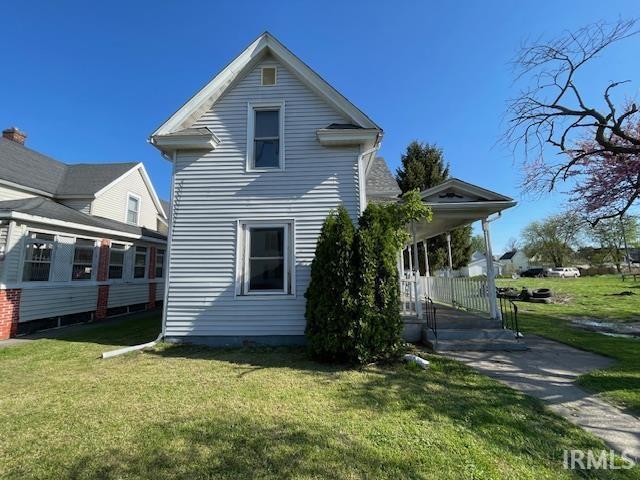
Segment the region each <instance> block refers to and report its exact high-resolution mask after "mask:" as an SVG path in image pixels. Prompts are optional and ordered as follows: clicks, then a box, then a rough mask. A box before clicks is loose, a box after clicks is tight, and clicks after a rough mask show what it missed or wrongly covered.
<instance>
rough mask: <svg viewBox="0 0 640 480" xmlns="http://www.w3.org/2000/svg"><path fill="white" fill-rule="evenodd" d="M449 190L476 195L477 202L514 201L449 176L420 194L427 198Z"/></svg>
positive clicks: (471, 195) (466, 194)
mask: <svg viewBox="0 0 640 480" xmlns="http://www.w3.org/2000/svg"><path fill="white" fill-rule="evenodd" d="M447 190H450V191H452V192H459V193H460V194H462V195H464V196H469V197H475V198H476V200H475V201H477V202H513V198H511V197H507V196H506V195H501V194H500V193H496V192H493V191H491V190H487V189H486V188H482V187H479V186H478V185H474V184H472V183H469V182H465V181H463V180H460V179H459V178H449V179H447V180H445V181H444V182H442V183H441V184H439V185H436V186H435V187H431V188H427V189H426V190H423V191H422V192H420V196H421V197H422V198H423V199H426V198H428V197H434V196H435V195H439V194H441V193H445V192H446V191H447Z"/></svg>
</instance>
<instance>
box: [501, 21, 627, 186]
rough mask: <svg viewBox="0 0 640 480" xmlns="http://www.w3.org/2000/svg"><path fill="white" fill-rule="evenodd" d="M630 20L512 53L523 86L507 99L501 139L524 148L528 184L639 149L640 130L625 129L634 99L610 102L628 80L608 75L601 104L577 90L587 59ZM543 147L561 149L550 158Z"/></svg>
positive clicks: (623, 34)
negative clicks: (593, 160) (590, 161)
mask: <svg viewBox="0 0 640 480" xmlns="http://www.w3.org/2000/svg"><path fill="white" fill-rule="evenodd" d="M636 23H637V20H635V19H634V20H619V21H617V22H615V23H613V24H608V23H605V22H599V23H595V24H592V25H587V26H585V27H583V28H580V29H578V30H577V31H575V32H565V33H564V34H563V35H562V36H561V37H559V38H558V39H556V40H552V41H548V42H545V41H539V42H536V43H533V44H527V45H524V46H523V48H522V49H521V51H520V53H519V55H518V56H517V57H516V59H515V60H514V68H515V70H516V75H517V76H516V81H517V82H526V85H527V86H526V88H524V89H523V90H522V91H521V92H520V94H519V95H518V96H517V97H516V98H515V99H513V100H512V101H511V102H510V104H509V106H508V109H507V119H508V127H507V131H506V133H505V140H506V141H507V142H508V143H509V144H510V145H512V147H513V148H514V149H517V148H519V147H523V148H524V151H525V156H526V162H525V165H526V167H527V176H526V180H525V184H524V187H525V189H526V190H528V191H544V190H552V189H553V188H554V187H555V186H556V183H557V182H558V181H559V180H566V179H567V178H569V177H570V176H571V175H572V174H573V173H574V172H573V171H572V168H573V167H574V166H575V165H577V164H580V161H581V159H582V158H584V157H587V156H591V157H593V156H595V155H598V154H602V153H605V154H611V155H618V156H624V155H632V156H638V155H640V132H638V131H637V130H635V129H633V128H628V125H629V123H630V122H632V121H637V120H636V118H637V115H638V112H639V108H638V104H637V103H636V102H634V101H630V102H625V103H620V102H618V104H616V102H615V101H614V100H613V98H612V94H613V93H614V90H615V89H616V88H617V87H619V86H620V85H622V84H624V83H627V82H629V80H622V81H611V82H610V83H609V84H608V85H607V86H606V88H604V90H603V93H602V99H601V100H600V101H599V102H598V104H599V106H596V105H594V103H593V102H592V101H589V100H588V99H586V98H585V97H584V96H583V94H582V93H581V89H580V87H579V86H578V82H577V74H578V73H579V72H580V71H582V69H583V68H584V65H585V64H587V63H588V62H589V61H590V60H592V59H593V58H595V57H597V56H598V55H599V54H600V53H601V52H602V51H603V50H604V49H605V48H607V47H608V46H609V45H611V44H613V43H616V42H619V41H621V40H623V39H626V38H629V37H631V36H632V35H635V34H637V33H638V32H639V30H638V29H637V28H636ZM585 139H590V140H591V142H585V141H584V140H585ZM579 140H581V141H579ZM586 145H591V148H584V147H585V146H586ZM545 146H552V147H555V148H556V149H558V150H559V151H560V152H561V153H563V154H566V155H561V156H560V158H561V160H560V161H559V162H558V161H556V162H555V163H554V162H550V161H549V160H547V159H546V158H544V156H543V152H544V149H545ZM532 154H533V156H532Z"/></svg>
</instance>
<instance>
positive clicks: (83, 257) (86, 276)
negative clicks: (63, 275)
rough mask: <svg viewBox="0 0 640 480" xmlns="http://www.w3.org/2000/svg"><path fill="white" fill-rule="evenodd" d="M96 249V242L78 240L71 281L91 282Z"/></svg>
mask: <svg viewBox="0 0 640 480" xmlns="http://www.w3.org/2000/svg"><path fill="white" fill-rule="evenodd" d="M94 247H95V242H94V241H93V240H88V239H85V238H76V244H75V247H74V251H73V268H72V270H71V280H91V274H92V272H93V250H94Z"/></svg>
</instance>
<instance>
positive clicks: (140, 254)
mask: <svg viewBox="0 0 640 480" xmlns="http://www.w3.org/2000/svg"><path fill="white" fill-rule="evenodd" d="M146 276H147V247H136V253H135V259H134V263H133V278H145V277H146Z"/></svg>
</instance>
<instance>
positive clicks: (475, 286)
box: [420, 277, 491, 315]
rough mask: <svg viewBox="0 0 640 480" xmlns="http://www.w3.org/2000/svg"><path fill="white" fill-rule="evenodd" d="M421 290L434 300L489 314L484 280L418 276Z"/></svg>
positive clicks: (486, 287) (489, 307) (489, 306)
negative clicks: (420, 281) (421, 286)
mask: <svg viewBox="0 0 640 480" xmlns="http://www.w3.org/2000/svg"><path fill="white" fill-rule="evenodd" d="M420 278H421V280H422V282H423V285H424V286H423V288H422V291H423V292H425V296H426V297H428V298H431V299H432V300H433V301H434V302H438V303H444V304H447V305H452V306H459V307H463V308H465V309H467V310H474V311H476V312H481V313H486V314H487V315H491V305H490V303H489V295H488V292H489V289H488V286H487V281H486V280H477V279H471V278H466V277H420Z"/></svg>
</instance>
